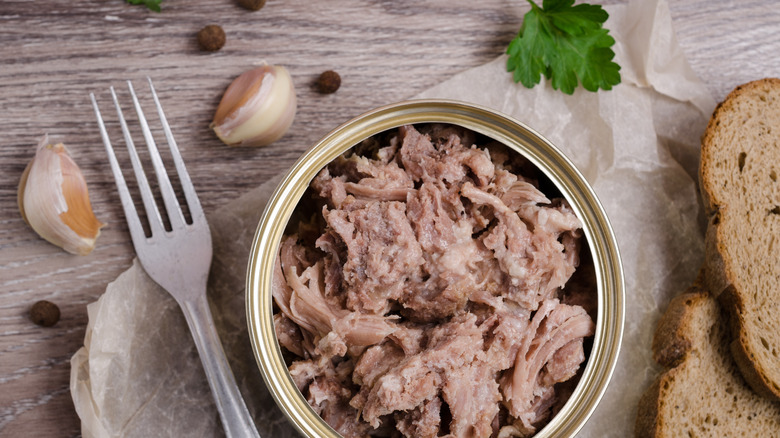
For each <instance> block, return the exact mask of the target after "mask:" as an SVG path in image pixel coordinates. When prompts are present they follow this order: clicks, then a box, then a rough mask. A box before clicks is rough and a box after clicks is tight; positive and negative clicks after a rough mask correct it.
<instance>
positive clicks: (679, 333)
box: [634, 284, 709, 438]
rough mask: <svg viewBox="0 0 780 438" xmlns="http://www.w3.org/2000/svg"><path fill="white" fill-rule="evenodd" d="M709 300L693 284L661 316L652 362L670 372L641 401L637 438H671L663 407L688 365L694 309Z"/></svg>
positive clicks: (649, 389)
mask: <svg viewBox="0 0 780 438" xmlns="http://www.w3.org/2000/svg"><path fill="white" fill-rule="evenodd" d="M708 297H709V294H707V292H705V291H703V290H701V289H700V288H699V286H698V285H697V284H694V285H692V286H691V287H690V288H688V290H687V291H685V293H683V294H682V295H679V296H677V297H675V298H674V299H672V301H671V302H669V306H668V307H667V309H666V312H664V314H663V316H661V319H660V321H659V322H658V326H657V327H656V331H655V335H654V336H653V359H655V360H656V362H658V363H659V364H661V365H663V366H665V367H667V368H669V369H668V370H666V371H665V372H663V373H661V375H659V376H658V377H657V378H656V380H655V381H654V382H653V384H652V385H651V386H650V387H649V388H648V389H647V390H646V391H645V392H644V394H642V397H641V398H640V399H639V406H638V408H637V415H636V422H635V424H634V434H635V436H636V437H637V438H663V437H666V436H668V435H667V434H666V432H667V431H668V429H667V428H666V427H664V418H663V416H662V415H660V412H661V406H662V404H663V403H664V400H666V399H667V393H668V389H669V387H670V385H671V384H672V383H673V382H674V379H675V377H676V374H677V373H678V372H679V370H678V368H677V367H678V366H680V365H681V364H682V363H683V362H684V361H685V359H686V357H687V356H688V353H689V352H690V351H691V348H692V342H691V338H690V336H689V333H690V331H691V330H690V327H689V326H690V323H691V309H693V308H694V307H695V306H697V305H698V303H699V302H700V301H701V300H705V299H707V298H708Z"/></svg>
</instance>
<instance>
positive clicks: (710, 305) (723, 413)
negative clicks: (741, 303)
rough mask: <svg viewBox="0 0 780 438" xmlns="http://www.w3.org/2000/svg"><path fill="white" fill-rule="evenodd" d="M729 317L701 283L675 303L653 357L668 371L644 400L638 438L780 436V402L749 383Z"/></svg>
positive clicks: (655, 342)
mask: <svg viewBox="0 0 780 438" xmlns="http://www.w3.org/2000/svg"><path fill="white" fill-rule="evenodd" d="M725 318H727V315H726V313H725V312H723V311H722V310H721V307H720V305H719V304H718V302H717V300H716V299H714V298H713V297H712V296H711V295H710V294H709V293H708V292H706V291H705V290H703V289H701V288H700V287H698V286H696V285H694V286H692V287H691V288H689V289H688V290H687V291H686V293H684V294H682V295H680V296H678V297H676V298H674V299H673V300H672V301H671V302H670V304H669V307H668V308H667V310H666V313H664V315H663V316H662V318H661V320H660V322H659V324H658V327H657V328H656V332H655V337H654V339H653V358H654V359H655V360H656V361H657V362H658V363H659V364H661V365H663V366H665V367H668V369H667V370H666V371H664V372H663V373H662V374H661V375H660V376H658V378H657V379H656V381H655V382H654V383H653V385H652V386H650V387H649V388H648V389H647V391H645V393H644V394H643V395H642V398H641V399H640V401H639V408H638V412H637V418H636V424H635V430H634V432H635V435H636V437H638V438H649V437H653V438H664V437H698V438H700V437H737V436H761V437H778V436H780V402H776V401H773V400H769V399H767V398H764V397H761V396H759V395H757V394H756V393H755V392H753V391H752V390H751V388H750V387H749V386H748V384H747V382H745V380H744V378H743V377H742V375H741V373H740V372H739V369H738V368H737V365H736V363H735V362H734V359H733V358H732V356H731V353H730V352H729V347H728V339H729V336H730V333H729V330H728V327H727V326H726V321H725Z"/></svg>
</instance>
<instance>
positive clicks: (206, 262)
mask: <svg viewBox="0 0 780 438" xmlns="http://www.w3.org/2000/svg"><path fill="white" fill-rule="evenodd" d="M147 79H148V82H149V88H150V89H151V92H152V97H153V98H154V103H155V105H156V106H157V113H158V114H159V117H160V122H161V124H162V127H163V131H164V132H165V138H166V140H167V142H168V146H169V147H170V150H171V156H172V158H173V162H174V164H175V167H176V173H177V174H178V175H179V180H180V182H181V186H182V189H183V192H184V197H185V200H186V204H187V207H188V209H189V211H190V216H191V221H192V223H187V221H186V220H185V218H184V215H183V214H182V209H181V206H180V205H179V201H178V200H177V199H176V194H175V193H174V191H173V187H172V186H171V181H170V179H169V178H168V174H167V172H166V170H165V166H164V165H163V162H162V158H161V157H160V153H159V151H158V149H157V146H156V144H155V142H154V138H153V137H152V133H151V131H150V130H149V125H148V124H147V122H146V118H145V117H144V113H143V111H142V110H141V105H140V104H139V102H138V98H137V97H136V94H135V91H134V90H133V84H132V83H131V82H130V81H128V82H127V85H128V87H129V89H130V95H131V96H132V99H133V105H134V106H135V111H136V113H137V114H138V121H139V123H140V125H141V130H142V132H143V136H144V139H145V141H146V144H147V147H148V149H149V155H150V157H151V161H152V166H153V167H154V171H155V173H156V174H157V181H158V184H159V189H160V192H161V194H162V198H163V204H164V206H165V212H166V213H167V216H168V220H169V223H170V226H171V230H170V231H167V230H166V229H165V226H164V224H163V221H162V216H161V215H160V210H159V209H158V206H157V202H156V201H155V199H154V196H153V194H152V191H151V189H150V187H149V182H148V180H147V179H146V174H145V173H144V169H143V167H142V166H141V161H140V159H139V157H138V153H137V151H136V149H135V145H134V143H133V139H132V138H131V136H130V131H129V129H128V127H127V123H126V122H125V118H124V116H123V115H122V109H121V107H120V106H119V100H118V99H117V96H116V92H115V91H114V87H111V96H112V97H113V99H114V105H115V106H116V111H117V115H118V116H119V123H120V125H121V126H122V133H123V134H124V138H125V143H126V144H127V150H128V152H129V154H130V160H131V162H132V166H133V170H134V172H135V178H136V180H137V181H138V188H139V191H140V192H141V198H142V200H143V205H144V210H145V211H146V216H147V220H148V225H149V229H150V230H151V235H150V236H149V237H147V236H146V233H145V232H144V228H143V225H142V223H141V218H140V217H139V216H138V213H137V211H136V208H135V204H134V203H133V200H132V198H131V196H130V192H129V191H128V189H127V184H126V183H125V179H124V176H123V175H122V170H121V168H120V167H119V163H118V162H117V159H116V155H115V154H114V149H113V148H112V146H111V142H110V141H109V138H108V133H107V132H106V127H105V124H104V123H103V117H102V116H101V115H100V110H99V109H98V105H97V101H96V100H95V95H94V93H90V98H91V99H92V106H93V108H94V110H95V115H96V116H97V121H98V125H99V127H100V136H101V137H102V139H103V143H104V144H105V146H106V152H107V153H108V158H109V161H110V163H111V171H112V172H113V174H114V180H115V181H116V186H117V189H118V191H119V197H120V199H121V200H122V207H123V209H124V212H125V217H126V219H127V223H128V226H129V228H130V236H131V238H132V240H133V246H134V247H135V251H136V254H137V256H138V259H139V260H140V262H141V265H142V266H143V268H144V270H146V272H147V273H148V274H149V277H151V278H152V279H153V280H154V281H155V282H157V283H158V284H159V285H160V286H162V287H163V289H165V290H166V291H168V293H170V294H171V295H172V296H173V298H174V299H175V300H176V302H177V303H178V304H179V306H180V307H181V309H182V311H183V313H184V316H185V319H186V320H187V325H188V326H189V328H190V331H191V332H192V337H193V339H194V340H195V345H196V346H197V349H198V353H199V355H200V359H201V362H202V363H203V369H204V371H205V372H206V377H207V379H208V382H209V386H210V387H211V392H212V394H213V395H214V400H215V401H216V405H217V410H218V411H219V415H220V418H221V420H222V426H223V428H224V430H225V434H226V436H227V437H228V438H238V437H258V438H259V437H260V435H259V434H258V433H257V429H256V428H255V424H254V421H253V420H252V417H251V415H250V414H249V411H248V410H247V408H246V404H245V403H244V399H243V398H242V397H241V393H240V392H239V390H238V386H237V385H236V380H235V377H234V376H233V373H232V371H231V369H230V365H229V364H228V361H227V358H226V356H225V351H224V350H223V348H222V344H221V343H220V340H219V335H218V334H217V330H216V328H215V327H214V320H213V319H212V316H211V310H210V309H209V304H208V299H207V298H206V282H207V280H208V274H209V267H210V266H211V255H212V247H211V232H210V231H209V226H208V223H207V222H206V216H205V215H204V214H203V208H202V207H201V205H200V201H199V200H198V196H197V194H196V193H195V189H194V187H193V185H192V181H191V180H190V176H189V174H188V173H187V169H186V168H185V167H184V161H183V160H182V158H181V154H180V153H179V148H178V146H176V141H175V140H174V139H173V134H172V133H171V128H170V126H169V125H168V121H167V120H166V118H165V114H164V113H163V109H162V106H161V105H160V100H159V99H158V97H157V93H156V92H155V91H154V86H153V85H152V80H151V79H149V78H147Z"/></svg>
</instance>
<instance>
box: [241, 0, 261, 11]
mask: <svg viewBox="0 0 780 438" xmlns="http://www.w3.org/2000/svg"><path fill="white" fill-rule="evenodd" d="M238 4H239V5H240V6H241V7H242V8H244V9H248V10H250V11H259V10H260V9H261V8H262V7H263V6H265V0H238Z"/></svg>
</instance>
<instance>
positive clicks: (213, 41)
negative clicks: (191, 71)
mask: <svg viewBox="0 0 780 438" xmlns="http://www.w3.org/2000/svg"><path fill="white" fill-rule="evenodd" d="M198 45H199V46H200V48H201V49H203V50H207V51H209V52H216V51H217V50H219V49H221V48H222V46H224V45H225V31H224V30H222V28H221V27H220V26H218V25H216V24H209V25H208V26H206V27H204V28H203V29H201V30H200V31H198Z"/></svg>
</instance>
